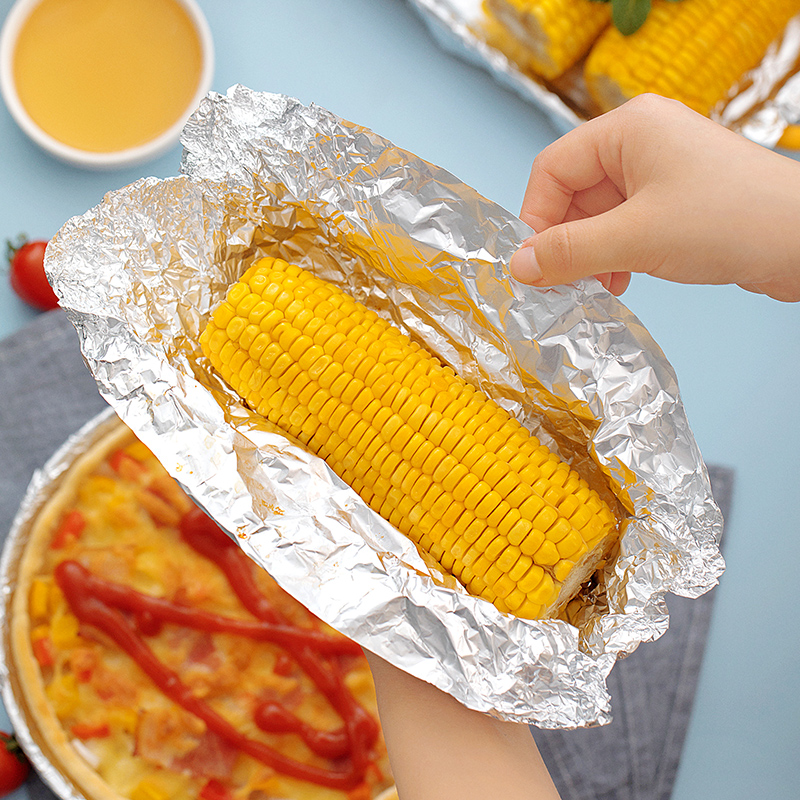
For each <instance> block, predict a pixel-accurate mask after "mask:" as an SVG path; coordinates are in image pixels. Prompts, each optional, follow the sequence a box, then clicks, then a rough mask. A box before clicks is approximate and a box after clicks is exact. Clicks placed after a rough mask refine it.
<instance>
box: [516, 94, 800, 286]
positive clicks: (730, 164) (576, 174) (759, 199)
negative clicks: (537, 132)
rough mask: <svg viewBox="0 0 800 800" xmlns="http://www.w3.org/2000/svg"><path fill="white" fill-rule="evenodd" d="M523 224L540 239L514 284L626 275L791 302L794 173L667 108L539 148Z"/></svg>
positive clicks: (796, 267) (782, 162) (626, 116)
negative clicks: (735, 288) (733, 286)
mask: <svg viewBox="0 0 800 800" xmlns="http://www.w3.org/2000/svg"><path fill="white" fill-rule="evenodd" d="M520 217H521V219H522V220H523V221H524V222H527V223H528V224H529V225H530V226H531V227H532V228H533V229H534V230H535V231H536V232H537V233H536V235H535V236H533V237H531V238H530V239H528V240H527V241H526V242H524V243H523V246H522V247H521V248H520V250H518V251H517V253H515V254H514V257H513V258H512V259H511V274H512V275H513V276H514V277H515V278H517V280H519V281H521V282H522V283H529V284H533V285H534V286H550V285H555V284H561V283H569V282H571V281H574V280H577V279H579V278H583V277H586V276H589V275H594V276H596V277H597V278H598V279H599V280H600V281H601V282H602V283H603V284H604V285H605V287H606V288H607V289H609V291H611V292H613V293H614V294H622V292H624V291H625V289H626V288H627V286H628V283H629V282H630V273H631V272H646V273H649V274H650V275H654V276H657V277H659V278H664V279H665V280H670V281H677V282H679V283H711V284H722V283H737V284H739V286H741V287H742V288H744V289H747V290H748V291H751V292H758V293H762V294H767V295H770V296H771V297H773V298H775V299H776V300H785V301H800V163H798V162H796V161H794V160H792V159H790V158H787V157H785V156H781V155H779V154H777V153H775V152H773V151H771V150H767V149H766V148H764V147H761V146H760V145H757V144H754V143H753V142H750V141H748V140H746V139H744V138H743V137H741V136H740V135H738V134H736V133H733V132H732V131H730V130H727V129H726V128H723V127H722V126H721V125H718V124H717V123H715V122H712V121H711V120H709V119H707V118H705V117H703V116H701V115H699V114H697V113H695V112H694V111H691V110H690V109H688V108H687V107H686V106H684V105H682V104H680V103H677V102H675V101H673V100H667V99H665V98H663V97H658V96H656V95H642V96H640V97H637V98H635V99H634V100H631V101H629V102H628V103H626V104H625V105H623V106H621V107H620V108H618V109H615V110H614V111H611V112H609V113H608V114H604V115H603V116H601V117H598V118H596V119H594V120H591V121H589V122H587V123H585V124H583V125H581V126H580V127H578V128H576V129H575V130H573V131H570V132H569V133H567V134H566V135H565V136H563V137H561V138H560V139H559V140H558V141H556V142H554V143H553V144H552V145H550V146H549V147H547V148H545V150H543V151H542V152H541V153H540V154H539V156H538V157H537V158H536V160H535V161H534V163H533V169H532V170H531V177H530V180H529V182H528V187H527V189H526V192H525V199H524V201H523V205H522V212H521V214H520Z"/></svg>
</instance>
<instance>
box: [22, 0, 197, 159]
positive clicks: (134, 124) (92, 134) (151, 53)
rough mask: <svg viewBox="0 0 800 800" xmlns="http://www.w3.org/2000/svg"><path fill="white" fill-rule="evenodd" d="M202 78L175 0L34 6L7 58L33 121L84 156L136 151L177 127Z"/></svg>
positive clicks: (68, 0)
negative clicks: (9, 56)
mask: <svg viewBox="0 0 800 800" xmlns="http://www.w3.org/2000/svg"><path fill="white" fill-rule="evenodd" d="M202 75H203V48H202V46H201V40H200V36H199V34H198V30H197V27H196V25H195V24H194V22H193V20H192V18H191V17H190V15H189V13H188V12H187V10H186V9H185V8H184V6H183V5H182V4H181V3H179V2H177V0H42V2H41V3H39V4H38V5H37V6H36V7H35V8H34V10H33V11H32V12H31V14H30V15H29V16H28V18H27V19H26V20H25V21H24V23H23V24H22V27H21V29H20V31H19V35H18V37H17V41H16V45H15V47H14V51H13V77H14V82H15V85H16V91H17V95H18V97H19V100H20V102H21V104H22V106H23V107H24V109H25V111H27V113H28V115H29V116H30V118H31V119H32V120H33V122H34V123H35V124H36V125H38V126H39V127H40V128H41V129H42V130H43V131H44V132H45V133H47V134H49V135H50V136H52V137H53V138H54V139H57V140H58V141H59V142H62V143H63V144H65V145H68V146H70V147H73V148H76V149H78V150H82V151H89V152H94V153H115V152H119V151H123V150H128V149H130V148H135V147H138V146H140V145H144V144H146V143H148V142H150V141H152V140H154V139H156V138H157V137H159V136H160V135H162V134H164V133H165V132H166V131H168V130H169V129H170V128H171V127H172V126H174V125H175V124H176V123H178V122H180V121H182V120H183V119H184V118H185V117H186V116H187V115H188V113H189V111H190V110H191V107H190V105H191V104H192V102H193V100H194V98H195V96H196V94H197V91H198V87H199V85H200V82H201V79H202Z"/></svg>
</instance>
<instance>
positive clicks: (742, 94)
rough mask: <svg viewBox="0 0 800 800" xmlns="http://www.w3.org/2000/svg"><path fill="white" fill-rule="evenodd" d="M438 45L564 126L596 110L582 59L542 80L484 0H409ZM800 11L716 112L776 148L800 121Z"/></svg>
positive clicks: (737, 128) (749, 135) (726, 122)
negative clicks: (504, 41) (506, 46)
mask: <svg viewBox="0 0 800 800" xmlns="http://www.w3.org/2000/svg"><path fill="white" fill-rule="evenodd" d="M409 2H410V3H411V6H412V7H413V8H414V9H416V10H417V11H418V12H419V14H420V15H421V17H422V19H423V20H424V21H425V22H426V23H427V25H428V28H429V29H430V31H431V33H432V34H433V36H434V38H435V39H436V40H437V41H438V42H439V44H440V45H441V46H442V47H443V48H444V49H446V50H447V51H448V52H451V53H453V54H455V55H457V56H459V57H460V58H463V59H465V60H467V61H469V62H470V63H473V64H477V65H478V66H480V67H482V68H483V69H485V70H487V71H488V72H490V73H491V74H492V75H494V77H495V78H497V80H498V81H500V82H501V83H503V84H504V85H506V86H508V87H510V88H511V89H512V90H514V91H515V92H517V93H518V94H520V95H521V96H522V97H523V98H525V99H526V100H528V101H530V102H532V103H534V104H535V105H536V106H538V107H539V108H540V109H541V110H542V111H544V112H545V113H546V114H547V115H548V116H549V118H550V120H551V121H552V122H553V123H554V124H555V125H556V126H557V127H558V129H559V130H561V131H562V132H566V131H567V130H569V129H570V128H574V127H575V126H576V125H578V124H580V123H581V122H585V121H586V120H588V119H591V118H592V117H595V116H597V115H598V113H600V112H599V109H597V108H596V107H595V106H594V104H593V102H592V100H591V98H590V97H589V95H588V93H587V91H586V86H585V83H584V81H583V78H582V74H581V73H582V69H583V61H581V62H579V63H578V64H577V65H576V66H575V67H573V68H571V69H570V70H568V71H567V72H566V73H565V74H564V75H563V76H561V77H559V78H558V79H556V80H554V81H549V82H548V81H545V80H543V79H542V80H538V79H537V78H536V77H534V76H533V75H532V74H531V73H530V72H528V71H526V70H525V69H523V68H522V67H520V65H519V64H518V63H516V62H515V61H514V59H513V54H509V53H507V52H504V51H503V50H501V49H500V48H499V47H498V46H497V43H496V37H495V36H494V35H493V31H492V23H491V22H490V21H489V19H488V18H487V16H486V14H485V12H484V11H483V0H409ZM799 68H800V15H798V16H796V17H794V18H793V19H792V20H790V22H789V24H788V25H787V26H786V28H785V30H784V32H783V34H782V35H781V37H780V38H779V39H777V40H776V41H775V42H773V43H772V45H771V46H770V47H769V49H768V50H767V52H766V53H765V54H764V57H763V59H762V60H761V63H760V64H759V65H758V66H757V67H756V68H755V69H752V70H750V71H749V72H748V73H746V74H745V75H743V76H742V77H741V79H740V80H739V82H738V83H737V84H736V85H734V86H732V87H731V88H730V91H729V93H728V97H727V99H726V100H725V102H723V103H722V104H720V105H719V106H718V107H717V108H715V109H714V111H713V113H712V114H711V118H712V119H715V120H716V121H717V122H720V123H721V124H723V125H725V126H726V127H728V128H730V129H731V130H735V131H737V132H739V133H741V134H743V135H744V136H746V137H747V138H748V139H751V140H752V141H754V142H758V143H759V144H763V145H766V146H767V147H774V146H775V145H776V144H777V143H778V140H779V139H780V138H781V134H782V133H783V132H784V130H785V129H786V128H787V126H789V125H798V124H800V71H798V69H799Z"/></svg>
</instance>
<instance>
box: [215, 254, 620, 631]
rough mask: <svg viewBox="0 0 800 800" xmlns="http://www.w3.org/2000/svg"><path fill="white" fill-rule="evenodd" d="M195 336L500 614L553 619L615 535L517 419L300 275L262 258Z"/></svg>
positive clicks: (579, 482)
mask: <svg viewBox="0 0 800 800" xmlns="http://www.w3.org/2000/svg"><path fill="white" fill-rule="evenodd" d="M200 341H201V345H202V348H203V352H204V353H205V355H206V356H207V357H208V358H209V360H210V361H211V364H212V366H213V367H214V369H215V370H216V371H217V372H218V373H219V374H220V375H221V376H222V377H223V378H224V379H225V380H226V381H227V383H228V384H229V385H230V386H231V387H232V388H233V389H234V390H235V391H236V393H237V394H238V395H239V396H240V397H242V398H243V399H244V400H246V402H247V403H248V405H249V406H250V407H251V408H252V409H254V410H255V411H256V412H257V413H259V414H260V415H262V416H264V417H266V418H267V419H268V420H270V421H271V422H273V423H274V424H275V425H277V426H278V427H279V428H281V429H282V430H284V431H285V432H287V433H289V434H290V435H292V436H294V437H295V438H296V439H298V440H299V441H301V442H302V443H303V444H304V445H305V446H306V447H308V448H309V450H311V451H312V452H314V453H315V454H317V455H319V456H320V457H322V458H324V459H325V461H326V462H327V463H328V465H329V466H330V467H331V469H332V470H333V471H334V472H336V474H337V475H339V477H340V478H342V479H343V480H344V481H346V482H347V483H348V484H350V486H351V487H352V488H353V489H354V490H355V491H356V492H358V493H359V495H360V496H361V497H362V499H363V500H364V502H366V503H367V504H368V505H369V506H370V507H371V508H372V509H373V510H374V511H375V512H377V513H379V514H381V515H382V516H383V517H384V518H385V519H387V520H388V521H389V522H391V523H392V524H393V525H394V526H395V527H396V528H397V529H398V530H400V531H401V532H402V533H404V534H405V535H407V536H408V537H409V538H411V539H412V541H414V543H415V544H416V545H417V547H418V548H419V549H420V550H421V551H423V552H424V553H426V554H427V555H428V556H430V557H433V558H434V559H435V560H436V561H437V562H438V563H439V564H440V565H441V567H442V569H443V570H444V571H445V572H447V573H449V574H452V575H454V576H455V577H456V578H457V579H458V580H459V581H460V582H461V583H462V584H463V585H464V586H465V587H466V588H467V589H468V591H469V592H470V593H471V594H473V595H476V596H478V597H482V598H484V599H485V600H488V601H490V602H492V603H494V605H495V606H496V607H497V608H498V609H500V610H501V611H504V612H511V613H513V614H516V615H517V616H520V617H527V618H540V617H552V616H555V615H556V614H558V612H559V611H560V609H561V608H563V606H564V605H565V604H566V603H567V602H568V601H569V600H570V599H571V598H572V597H573V596H574V595H575V593H576V592H577V591H578V589H579V588H580V586H581V584H582V583H584V582H585V581H586V580H587V578H589V577H590V576H591V574H592V573H593V572H594V571H595V569H596V567H597V566H598V564H599V563H600V562H601V560H602V559H603V558H604V557H605V556H606V555H607V554H608V552H609V550H610V549H611V547H612V546H613V545H614V543H615V542H616V539H617V535H618V532H617V524H616V522H617V521H616V519H615V516H614V514H613V512H612V511H611V509H610V508H609V507H608V505H607V504H606V503H605V502H603V500H602V499H601V498H600V497H599V495H598V494H597V493H596V492H595V491H594V490H592V489H590V488H589V486H588V485H587V483H586V481H584V480H583V479H582V478H580V476H579V475H578V474H577V473H576V472H574V471H573V470H572V469H570V468H569V467H568V466H567V465H566V464H564V463H563V462H561V461H560V460H559V459H558V458H557V457H556V456H555V455H553V454H552V453H550V451H549V450H548V449H547V448H546V447H544V446H543V445H541V444H540V443H539V441H538V440H537V439H536V438H535V437H534V436H531V435H530V434H529V433H528V431H527V430H526V429H525V428H523V426H522V425H521V424H520V423H519V422H517V421H516V420H515V419H514V418H513V417H511V416H510V415H509V414H508V413H507V412H506V411H504V410H503V409H502V408H500V407H499V406H498V405H497V404H496V403H494V402H493V401H492V400H490V399H488V398H487V397H486V396H485V395H483V394H482V393H481V392H479V391H477V390H476V389H475V388H473V387H472V386H471V385H470V384H468V383H466V382H465V381H464V380H462V379H461V378H460V377H458V376H457V375H456V374H455V373H454V372H453V370H452V369H450V368H449V367H447V366H443V365H442V364H441V363H440V362H439V361H438V359H437V358H435V357H434V356H433V355H431V354H430V353H429V352H427V351H426V350H425V349H423V348H421V347H419V345H417V344H415V343H412V342H411V340H410V339H409V338H408V337H407V336H405V335H403V334H402V333H401V332H400V331H398V330H397V329H395V328H393V327H392V326H391V325H390V324H389V323H388V322H386V321H385V320H383V319H381V318H380V317H378V316H377V315H376V314H375V313H373V312H372V311H370V310H369V309H367V308H366V307H364V306H363V305H361V304H360V303H357V302H355V301H354V300H353V299H352V298H350V297H349V296H348V295H346V294H345V293H344V292H342V291H341V290H340V289H339V288H337V287H335V286H333V285H332V284H330V283H328V282H326V281H323V280H322V279H319V278H316V277H314V276H313V275H312V274H311V273H309V272H307V271H305V270H303V269H301V268H300V267H297V266H294V265H289V264H287V263H286V262H285V261H282V260H279V259H273V258H265V259H262V260H261V261H259V262H257V263H256V264H254V265H253V266H252V267H251V268H250V269H249V270H248V271H247V272H246V273H245V274H244V275H243V277H242V279H241V280H240V282H239V283H237V284H235V285H234V286H233V287H231V289H230V290H229V291H228V295H227V299H226V301H225V302H223V303H222V304H221V305H220V306H219V307H218V308H217V309H216V310H215V312H214V313H213V315H212V318H211V320H210V321H209V323H208V326H207V327H206V329H205V331H204V332H203V334H202V336H201V340H200Z"/></svg>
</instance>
